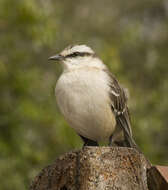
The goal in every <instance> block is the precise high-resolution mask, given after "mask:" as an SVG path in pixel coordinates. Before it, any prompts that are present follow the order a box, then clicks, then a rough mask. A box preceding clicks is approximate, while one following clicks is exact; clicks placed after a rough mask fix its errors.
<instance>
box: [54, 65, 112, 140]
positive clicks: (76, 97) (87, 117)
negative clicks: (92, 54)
mask: <svg viewBox="0 0 168 190" xmlns="http://www.w3.org/2000/svg"><path fill="white" fill-rule="evenodd" d="M108 91H109V87H108V84H107V75H106V73H105V72H104V71H102V70H100V69H97V68H88V67H86V68H82V69H76V70H72V71H70V72H65V73H63V74H62V75H61V77H60V78H59V80H58V82H57V85H56V89H55V93H56V99H57V103H58V106H59V108H60V110H61V112H62V114H63V115H64V117H65V119H66V120H67V121H68V123H69V124H70V126H71V127H72V128H74V129H75V130H76V132H77V133H78V134H80V135H82V136H84V137H86V138H89V139H91V140H95V141H100V140H108V138H109V136H110V135H111V134H112V133H113V131H114V129H115V125H116V121H115V118H114V115H113V114H112V112H111V107H110V98H109V95H108Z"/></svg>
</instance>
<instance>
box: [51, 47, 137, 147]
mask: <svg viewBox="0 0 168 190" xmlns="http://www.w3.org/2000/svg"><path fill="white" fill-rule="evenodd" d="M48 59H49V60H53V61H54V62H56V61H57V62H59V63H60V64H61V65H62V74H61V75H60V77H59V79H58V80H57V83H56V87H55V95H56V101H57V104H58V107H59V109H60V112H61V113H62V114H63V116H64V118H65V120H66V121H67V122H68V124H69V125H70V126H71V127H72V128H73V129H74V130H75V131H76V133H77V134H78V135H79V136H80V137H81V139H82V140H83V143H84V144H83V146H99V144H98V143H99V142H102V141H104V142H108V145H109V146H123V147H131V148H137V144H136V143H135V141H134V139H133V136H132V129H131V121H130V114H129V109H128V106H127V101H128V96H127V93H126V90H125V88H124V87H122V85H120V83H119V82H118V81H117V79H116V77H115V76H114V75H113V74H112V73H111V72H110V70H109V69H108V67H107V66H106V65H105V64H104V63H103V61H102V60H101V59H100V58H99V57H98V56H97V54H96V53H95V52H94V51H93V49H92V48H90V47H89V46H87V45H69V46H68V47H66V48H65V49H64V50H63V51H61V52H60V53H58V54H56V55H54V56H51V57H49V58H48Z"/></svg>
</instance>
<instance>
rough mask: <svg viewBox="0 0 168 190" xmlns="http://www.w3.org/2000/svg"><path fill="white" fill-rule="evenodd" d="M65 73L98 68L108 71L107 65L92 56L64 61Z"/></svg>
mask: <svg viewBox="0 0 168 190" xmlns="http://www.w3.org/2000/svg"><path fill="white" fill-rule="evenodd" d="M62 65H63V71H64V72H67V71H70V70H74V69H79V68H83V67H96V68H99V69H106V65H105V64H103V62H102V61H101V60H100V59H99V58H97V57H92V56H85V57H75V58H69V59H66V60H64V61H62Z"/></svg>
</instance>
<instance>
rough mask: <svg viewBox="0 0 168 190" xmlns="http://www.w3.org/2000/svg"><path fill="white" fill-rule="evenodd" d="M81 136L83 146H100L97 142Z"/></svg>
mask: <svg viewBox="0 0 168 190" xmlns="http://www.w3.org/2000/svg"><path fill="white" fill-rule="evenodd" d="M79 136H80V137H81V139H82V140H83V142H84V144H83V146H99V144H98V143H97V142H96V141H93V140H90V139H87V138H86V137H83V136H81V135H79Z"/></svg>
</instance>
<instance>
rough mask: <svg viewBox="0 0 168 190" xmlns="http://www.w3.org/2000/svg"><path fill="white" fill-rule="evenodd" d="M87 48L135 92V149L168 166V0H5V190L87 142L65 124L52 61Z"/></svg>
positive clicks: (1, 39) (0, 62) (1, 173)
mask: <svg viewBox="0 0 168 190" xmlns="http://www.w3.org/2000/svg"><path fill="white" fill-rule="evenodd" d="M75 43H80V44H83V43H84V44H87V45H89V46H91V47H92V48H93V49H94V50H95V51H96V52H97V54H98V55H99V56H100V57H101V58H102V59H103V60H104V62H105V63H106V64H107V65H108V67H109V68H110V70H111V71H112V72H113V73H114V74H115V75H116V77H117V78H118V79H119V81H120V82H121V83H122V84H124V85H125V86H126V87H127V88H128V89H129V92H130V97H131V99H130V101H129V108H130V112H131V115H132V127H133V133H134V137H135V139H136V142H137V144H138V145H139V146H140V147H141V149H142V151H143V152H144V153H145V155H146V156H147V157H148V158H149V159H150V160H151V161H152V163H154V164H164V165H166V164H168V147H167V145H168V115H167V114H168V1H167V0H164V1H163V0H148V1H146V0H141V1H139V0H134V1H123V0H117V1H97V0H85V1H82V0H61V1H58V0H38V1H35V0H16V1H14V0H0V87H1V92H0V94H1V98H0V189H2V190H11V189H12V190H25V189H28V186H29V184H30V182H31V180H32V179H33V178H34V176H35V175H37V174H38V173H39V172H40V170H41V169H42V168H44V167H45V166H46V165H48V164H50V163H52V162H53V161H54V160H55V158H56V157H57V156H58V155H60V154H63V153H64V152H67V151H70V150H74V149H77V148H80V147H81V146H82V142H81V140H80V138H79V137H78V136H77V135H76V134H75V132H74V131H73V130H72V129H71V128H70V127H69V126H68V124H67V123H66V122H65V121H64V118H63V117H62V115H61V114H60V112H59V110H58V108H57V105H56V100H55V95H54V88H55V83H56V80H57V79H58V77H59V75H60V73H61V67H60V65H59V64H58V65H56V64H54V63H49V62H48V60H47V58H48V57H49V56H51V55H53V54H55V53H56V52H58V51H60V50H62V49H63V48H64V47H66V46H67V45H69V44H75Z"/></svg>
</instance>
